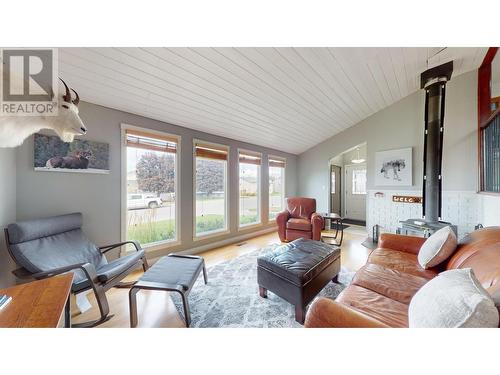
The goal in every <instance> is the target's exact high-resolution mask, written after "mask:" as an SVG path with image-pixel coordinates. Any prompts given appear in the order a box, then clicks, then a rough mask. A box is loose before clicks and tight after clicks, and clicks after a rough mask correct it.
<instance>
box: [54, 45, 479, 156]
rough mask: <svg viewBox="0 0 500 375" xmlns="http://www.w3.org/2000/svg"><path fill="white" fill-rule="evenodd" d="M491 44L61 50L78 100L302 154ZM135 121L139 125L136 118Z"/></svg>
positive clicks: (469, 64)
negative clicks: (429, 74)
mask: <svg viewBox="0 0 500 375" xmlns="http://www.w3.org/2000/svg"><path fill="white" fill-rule="evenodd" d="M486 51H487V48H446V49H442V48H440V47H433V48H61V49H59V71H60V76H61V77H62V78H63V79H65V80H66V82H67V83H68V84H70V85H71V86H72V87H74V88H75V89H76V90H77V91H78V93H79V94H80V97H81V99H82V100H84V101H87V102H90V103H95V104H99V105H103V106H106V107H110V108H115V109H119V110H122V111H126V112H130V113H134V114H138V115H142V116H145V117H149V118H153V119H156V120H161V121H164V122H168V123H172V124H176V125H180V126H184V127H187V128H191V129H196V130H200V131H204V132H208V133H212V134H217V135H220V136H224V137H228V138H233V139H237V140H240V141H244V142H249V143H254V144H257V145H261V146H265V147H270V148H274V149H278V150H282V151H286V152H290V153H294V154H299V153H301V152H303V151H305V150H307V149H309V148H311V147H313V146H314V145H316V144H318V143H320V142H322V141H324V140H325V139H327V138H329V137H331V136H333V135H335V134H337V133H339V132H341V131H342V130H344V129H346V128H348V127H350V126H352V125H354V124H356V123H358V122H359V121H361V120H363V119H365V118H366V117H368V116H370V115H371V114H373V113H375V112H377V111H380V110H381V109H383V108H385V107H387V106H389V105H391V104H393V103H394V102H396V101H398V100H400V99H402V98H403V97H405V96H407V95H409V94H411V93H413V92H415V91H417V90H419V85H420V78H419V77H420V73H421V72H422V71H424V70H426V69H427V67H432V66H436V65H439V64H440V63H443V62H447V61H450V60H454V62H455V71H454V76H457V75H459V74H462V73H465V72H468V71H470V70H473V69H476V68H477V67H478V66H479V65H480V63H481V62H482V60H483V57H484V55H485V53H486ZM138 125H140V124H138Z"/></svg>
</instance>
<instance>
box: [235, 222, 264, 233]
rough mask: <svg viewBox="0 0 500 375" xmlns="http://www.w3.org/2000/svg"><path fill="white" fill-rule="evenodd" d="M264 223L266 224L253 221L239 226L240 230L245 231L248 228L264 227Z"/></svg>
mask: <svg viewBox="0 0 500 375" xmlns="http://www.w3.org/2000/svg"><path fill="white" fill-rule="evenodd" d="M263 225H264V224H262V223H251V224H244V225H240V226H239V227H238V232H243V231H245V230H248V229H254V228H259V227H262V226H263Z"/></svg>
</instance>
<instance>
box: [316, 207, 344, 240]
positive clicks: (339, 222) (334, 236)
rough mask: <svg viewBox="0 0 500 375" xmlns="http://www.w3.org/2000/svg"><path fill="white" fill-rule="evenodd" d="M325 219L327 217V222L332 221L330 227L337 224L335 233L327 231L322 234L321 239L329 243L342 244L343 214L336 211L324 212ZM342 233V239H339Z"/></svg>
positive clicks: (342, 235)
mask: <svg viewBox="0 0 500 375" xmlns="http://www.w3.org/2000/svg"><path fill="white" fill-rule="evenodd" d="M321 216H323V219H325V223H326V221H327V220H329V221H330V229H331V228H332V224H335V234H330V233H325V234H322V235H321V241H323V242H325V243H327V244H329V245H337V246H341V245H342V240H343V239H344V225H343V223H342V216H340V215H338V214H335V213H323V214H321ZM339 234H340V239H338V240H337V237H338V236H339Z"/></svg>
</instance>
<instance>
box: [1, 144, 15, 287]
mask: <svg viewBox="0 0 500 375" xmlns="http://www.w3.org/2000/svg"><path fill="white" fill-rule="evenodd" d="M15 156H16V152H15V149H6V148H0V288H4V287H7V286H10V285H12V284H14V277H13V275H12V273H11V270H12V269H14V266H13V262H12V261H11V260H10V256H9V254H8V253H7V249H6V247H5V239H4V235H3V229H4V228H5V226H6V225H7V224H10V223H12V222H14V221H16V159H15Z"/></svg>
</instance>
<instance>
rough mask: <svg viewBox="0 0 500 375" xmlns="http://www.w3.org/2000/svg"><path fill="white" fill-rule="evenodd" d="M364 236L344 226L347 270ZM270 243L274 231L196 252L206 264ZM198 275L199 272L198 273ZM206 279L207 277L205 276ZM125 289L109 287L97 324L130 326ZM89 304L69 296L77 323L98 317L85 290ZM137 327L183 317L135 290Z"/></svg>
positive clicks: (160, 299) (161, 296) (157, 297)
mask: <svg viewBox="0 0 500 375" xmlns="http://www.w3.org/2000/svg"><path fill="white" fill-rule="evenodd" d="M365 238H366V232H365V230H364V228H361V227H355V226H351V227H349V228H347V229H346V230H345V233H344V241H343V243H342V266H343V267H345V268H346V269H348V270H350V271H355V270H357V269H358V268H360V267H361V266H362V265H363V264H364V263H365V262H366V258H367V256H368V254H369V252H370V251H369V250H368V249H367V248H365V247H364V246H362V245H361V243H362V242H363V241H364V240H365ZM273 243H280V241H279V238H278V234H277V233H276V232H273V233H270V234H266V235H263V236H259V237H255V238H252V239H250V240H247V241H245V242H243V243H241V244H234V245H228V246H224V247H220V248H217V249H214V250H210V251H206V252H204V253H201V254H199V255H201V256H203V257H204V258H205V262H206V265H207V267H210V266H212V265H214V264H217V263H220V262H223V261H225V260H229V259H233V258H235V257H237V256H239V255H242V254H245V253H248V252H251V251H254V250H257V249H260V248H262V247H264V246H268V245H270V244H273ZM141 273H142V271H137V272H135V273H133V274H132V275H130V277H129V278H127V279H126V280H133V279H134V278H137V277H139V276H140V275H141ZM200 277H201V276H200ZM209 282H210V279H209ZM128 291H129V290H128V289H118V288H113V289H111V290H110V291H108V293H107V297H108V301H109V306H110V310H111V314H114V317H113V318H112V319H111V320H109V321H107V322H106V323H104V324H101V325H100V326H99V327H116V328H120V327H121V328H127V327H129V326H130V321H129V307H128ZM88 297H89V301H90V303H91V304H92V308H91V309H90V310H88V311H86V312H85V313H84V314H80V313H79V312H78V310H77V309H76V307H75V306H76V304H75V303H74V302H75V301H74V297H73V300H72V321H73V323H80V322H84V321H87V320H91V319H97V318H98V317H99V313H98V309H97V307H96V306H97V305H96V300H95V298H94V295H93V294H92V293H90V294H88ZM137 310H138V316H139V323H138V327H184V321H183V320H182V318H181V317H180V316H179V314H178V312H177V310H176V308H175V306H174V304H173V302H172V300H171V299H170V297H169V295H168V293H165V292H156V291H140V292H139V293H138V294H137Z"/></svg>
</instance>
